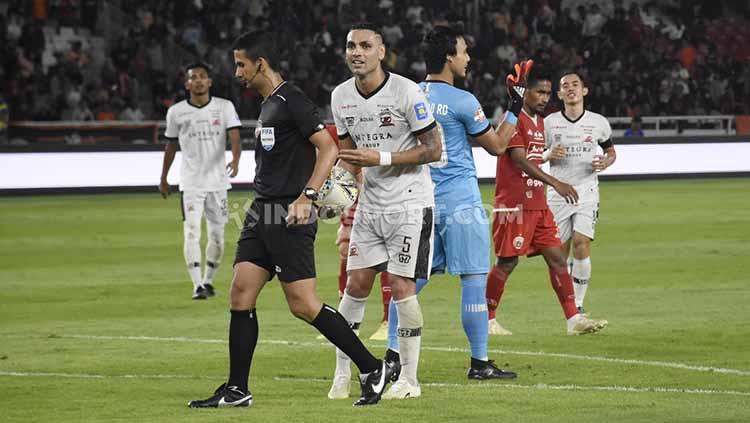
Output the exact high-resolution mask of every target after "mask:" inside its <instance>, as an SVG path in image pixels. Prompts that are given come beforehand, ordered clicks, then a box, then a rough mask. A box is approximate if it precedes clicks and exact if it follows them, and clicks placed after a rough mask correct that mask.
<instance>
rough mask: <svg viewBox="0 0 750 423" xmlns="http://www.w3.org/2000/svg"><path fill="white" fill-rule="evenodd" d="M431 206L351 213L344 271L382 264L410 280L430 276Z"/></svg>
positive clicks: (432, 225)
mask: <svg viewBox="0 0 750 423" xmlns="http://www.w3.org/2000/svg"><path fill="white" fill-rule="evenodd" d="M433 236H434V216H433V209H432V207H427V208H424V209H412V210H407V211H403V212H396V213H386V214H383V213H368V212H366V211H363V210H357V214H356V215H355V216H354V224H353V226H352V234H351V239H350V241H349V257H348V259H347V264H346V270H347V271H351V270H356V269H366V268H370V267H381V266H382V265H385V266H383V268H381V269H379V270H385V271H387V272H388V273H392V274H394V275H399V276H402V277H405V278H410V279H429V277H430V269H431V268H432V247H433V246H432V243H433Z"/></svg>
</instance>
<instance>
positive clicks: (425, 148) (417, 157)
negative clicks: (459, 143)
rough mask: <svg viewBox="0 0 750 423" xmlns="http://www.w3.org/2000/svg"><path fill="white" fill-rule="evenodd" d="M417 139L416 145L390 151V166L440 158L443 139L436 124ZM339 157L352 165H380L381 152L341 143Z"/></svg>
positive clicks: (433, 160)
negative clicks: (402, 149)
mask: <svg viewBox="0 0 750 423" xmlns="http://www.w3.org/2000/svg"><path fill="white" fill-rule="evenodd" d="M417 139H418V140H419V143H420V144H419V145H417V146H416V147H414V148H410V149H408V150H406V151H399V152H395V153H390V156H391V161H390V166H395V165H419V164H425V163H431V162H436V161H438V160H440V155H441V154H442V152H443V140H442V135H441V132H440V129H439V128H438V127H437V124H434V125H432V126H430V127H429V129H428V130H426V131H425V132H423V133H421V134H418V135H417ZM386 154H387V153H386ZM339 159H341V160H343V161H344V162H347V163H349V164H351V165H354V166H361V167H365V166H380V165H381V161H380V160H381V153H380V152H379V151H377V150H373V149H369V148H358V149H356V150H352V149H348V148H346V147H345V146H344V145H343V144H342V145H341V150H340V151H339ZM347 170H349V169H347ZM355 174H356V173H355Z"/></svg>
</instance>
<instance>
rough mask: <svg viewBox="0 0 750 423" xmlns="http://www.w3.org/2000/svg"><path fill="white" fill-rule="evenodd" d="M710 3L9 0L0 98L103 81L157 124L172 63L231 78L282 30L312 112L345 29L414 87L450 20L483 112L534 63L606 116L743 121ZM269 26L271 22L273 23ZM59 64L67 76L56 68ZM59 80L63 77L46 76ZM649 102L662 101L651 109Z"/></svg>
mask: <svg viewBox="0 0 750 423" xmlns="http://www.w3.org/2000/svg"><path fill="white" fill-rule="evenodd" d="M588 5H590V6H588ZM710 6H712V5H710V3H708V2H707V1H699V2H694V3H692V4H691V5H690V6H685V7H677V6H675V5H674V4H673V3H669V2H653V1H651V2H646V3H644V2H636V1H631V2H623V1H597V2H595V3H594V2H591V1H582V0H560V1H539V2H507V1H500V0H495V1H487V2H485V6H484V7H485V13H483V14H482V15H483V16H486V18H483V19H478V18H473V17H472V16H471V15H467V14H465V9H464V8H463V7H462V2H460V1H459V0H442V1H432V2H428V1H420V0H409V1H408V2H404V3H403V4H397V3H396V2H393V1H378V2H363V1H359V0H349V1H339V2H336V1H332V0H325V1H319V2H294V3H293V4H292V3H288V2H287V3H285V2H269V1H267V0H253V1H249V2H248V1H240V0H222V1H216V2H206V1H203V2H185V3H184V4H183V3H182V2H177V1H175V0H164V1H162V2H158V3H153V2H148V1H146V0H127V1H125V0H113V1H111V2H107V3H106V6H104V5H103V4H99V2H96V1H93V0H79V1H68V0H66V1H55V2H50V1H47V2H45V1H35V2H16V3H11V4H10V5H9V6H6V7H5V8H3V7H0V41H2V43H0V44H2V47H0V52H1V53H2V62H0V66H2V67H3V70H4V76H5V77H4V78H3V79H2V82H0V90H1V91H2V92H4V93H5V94H6V98H7V101H8V102H9V103H10V105H11V106H12V107H11V111H12V113H13V114H12V116H11V119H16V118H17V117H16V115H20V116H27V117H31V115H33V114H34V113H32V111H33V110H34V108H33V107H32V106H33V104H34V103H35V102H36V99H28V98H26V95H28V94H30V93H34V92H44V93H49V92H50V91H51V90H50V85H51V83H52V82H51V81H53V80H59V81H63V82H64V84H63V86H67V85H66V84H67V81H68V80H69V79H71V75H70V74H71V73H72V74H76V73H79V74H80V75H81V77H82V78H83V85H84V86H85V87H86V92H88V93H95V92H97V91H99V90H102V89H105V90H108V89H109V88H110V87H111V86H112V85H116V86H117V89H118V91H119V95H120V96H121V97H122V98H123V99H129V98H131V97H134V98H135V99H136V100H137V102H138V103H139V104H142V105H143V107H144V108H143V110H142V112H143V114H144V117H145V118H146V119H161V118H162V116H163V115H164V113H165V111H166V107H168V106H169V105H170V104H171V103H172V102H173V101H174V99H179V98H182V97H184V93H183V91H182V88H181V86H182V81H178V80H176V78H175V75H179V73H180V72H179V70H180V68H181V67H182V66H184V65H185V64H187V63H190V62H193V61H199V60H203V61H209V62H210V63H211V64H212V65H213V66H215V67H216V72H223V70H222V69H224V70H228V69H231V67H232V63H231V61H230V60H229V55H228V54H227V49H228V45H227V44H228V43H227V40H228V39H231V38H232V37H235V36H237V35H239V33H240V32H241V31H242V30H243V29H244V28H247V27H257V28H274V29H278V30H280V31H282V32H283V33H282V34H281V38H283V41H284V43H285V44H284V45H285V46H286V47H285V48H284V50H285V51H284V52H283V53H285V54H284V56H286V57H290V58H292V57H294V56H295V54H294V52H296V51H300V52H301V53H302V54H303V55H304V56H303V57H299V58H297V59H295V62H301V65H302V66H296V63H281V64H280V67H281V70H282V71H285V70H287V69H290V68H291V69H295V71H296V72H297V74H293V75H292V74H290V75H288V76H289V77H290V78H296V79H298V80H300V81H302V80H303V79H302V78H305V79H304V81H306V83H304V84H301V86H302V87H303V89H305V90H306V91H307V94H308V95H309V96H310V97H311V98H312V99H313V100H314V101H315V102H316V104H318V105H319V106H320V107H321V109H323V110H325V108H326V107H327V102H328V98H327V97H326V93H327V92H328V89H327V88H325V87H330V86H331V85H335V84H337V83H340V82H341V81H343V80H345V79H346V78H347V75H346V74H345V72H342V69H344V67H343V66H341V63H342V54H343V44H344V36H345V32H344V29H345V28H348V26H349V25H350V24H351V23H352V22H355V21H360V20H372V21H377V22H379V23H380V24H381V25H382V26H383V32H384V35H385V37H386V42H387V43H388V44H389V45H391V46H392V47H393V48H392V52H393V54H389V57H388V58H386V60H385V62H384V63H386V65H387V66H389V67H390V68H392V69H393V70H394V71H396V72H400V73H402V74H404V75H407V76H409V77H411V78H413V79H415V80H421V79H422V78H424V72H425V68H424V64H423V63H422V60H421V54H420V52H419V51H418V47H417V46H418V41H419V40H420V39H421V37H422V35H423V34H424V33H425V32H426V31H429V30H430V29H431V28H432V27H433V26H434V25H435V24H436V23H441V22H442V23H446V22H463V23H464V25H465V26H466V28H470V29H471V30H469V31H467V32H475V35H481V36H479V37H477V41H476V42H473V43H471V42H470V43H469V44H470V46H471V55H472V64H471V66H470V68H469V72H468V74H467V78H466V79H465V81H464V82H463V86H464V88H467V89H469V90H471V91H473V92H476V93H477V95H478V97H479V100H480V101H481V102H482V104H484V105H485V107H486V108H487V109H488V110H494V109H495V108H497V107H498V106H500V104H501V101H502V98H499V97H498V95H496V93H493V92H492V86H491V85H490V84H489V83H485V82H484V81H488V80H489V79H485V77H484V75H485V74H489V75H490V78H495V77H497V76H498V75H504V74H506V73H507V72H508V71H509V66H510V63H513V62H515V61H517V60H518V59H519V58H523V57H535V58H539V59H541V60H545V61H548V60H549V61H552V62H553V63H556V64H559V65H560V66H559V67H560V68H575V69H579V70H580V71H581V72H582V74H584V75H585V77H586V78H587V79H588V80H590V81H591V83H592V84H593V85H596V86H599V87H602V89H601V90H598V92H597V94H596V95H594V96H592V97H591V98H590V99H589V101H590V103H591V106H592V107H593V108H595V109H597V110H600V111H601V113H602V114H604V115H607V116H622V114H620V113H623V112H624V111H627V110H631V111H632V110H637V111H638V112H639V113H643V114H645V113H648V114H662V115H674V114H675V112H676V111H677V110H675V107H674V106H673V104H672V103H671V101H672V100H673V99H677V98H680V100H679V103H678V105H679V106H680V108H681V109H682V110H683V111H685V112H687V113H690V112H692V111H700V110H705V111H707V112H709V113H713V112H717V113H718V112H721V111H722V110H724V111H725V112H728V113H741V112H743V111H744V112H747V111H748V109H750V102H748V100H747V98H749V97H750V96H748V92H747V91H748V89H750V79H749V78H750V75H749V74H748V72H747V71H746V69H748V66H747V63H748V60H750V30H748V29H747V28H750V22H748V16H750V6H748V5H747V3H746V2H724V3H722V5H721V7H710ZM270 16H280V17H283V18H280V20H278V21H276V20H272V19H270V18H269V17H270ZM389 50H391V49H389ZM583 59H585V63H584V60H583ZM675 62H679V63H680V65H681V67H682V68H683V69H685V71H686V72H687V77H685V76H684V74H683V73H682V72H680V74H679V77H678V78H674V77H673V76H672V75H671V74H672V73H673V71H674V69H673V63H675ZM71 63H75V64H76V67H77V69H78V71H77V72H75V71H74V69H73V68H71V67H70V66H68V65H70V64H71ZM59 64H64V65H66V66H62V67H61V66H58V65H59ZM59 74H66V75H64V77H58V78H55V77H54V76H55V75H59ZM620 75H629V78H620V77H618V76H620ZM75 78H77V77H74V78H73V79H75ZM218 80H219V79H217V81H218ZM222 80H223V79H222ZM664 80H667V82H666V86H665V87H664V91H665V92H664V93H663V95H662V92H661V91H662V90H661V84H662V81H664ZM675 84H676V85H678V86H679V92H678V91H677V90H676V89H674V87H673V85H675ZM459 85H460V83H459ZM641 86H642V87H643V89H642V91H641V92H636V90H637V89H638V88H639V87H641ZM479 88H487V89H486V90H480V89H479ZM719 88H721V90H720V91H718V92H717V90H718V89H719ZM622 90H625V92H626V95H625V98H624V99H623V100H621V96H620V95H619V93H620V92H621V91H622ZM214 91H215V92H216V94H217V95H220V96H224V97H227V98H231V99H233V100H234V101H235V102H237V106H238V108H239V109H243V108H245V109H247V110H250V109H257V108H258V107H259V102H260V99H259V98H257V96H252V95H250V96H246V95H243V91H244V90H242V89H241V88H239V87H237V86H236V85H233V84H231V83H225V82H222V84H221V85H219V84H217V86H215V87H214ZM730 91H731V92H732V93H731V94H726V93H727V92H730ZM686 92H689V95H688V94H685V93H686ZM66 93H67V91H66V90H55V91H54V93H53V94H52V95H51V98H48V99H47V100H51V104H54V105H62V104H65V103H66V101H67V100H66V97H65V96H66ZM662 97H663V98H664V99H668V100H669V101H667V102H662V101H660V99H661V98H662ZM622 101H624V102H625V104H622ZM724 101H731V102H729V103H726V102H724ZM243 102H248V104H243ZM250 103H253V104H250ZM41 108H42V109H44V107H41ZM63 109H64V108H63V107H52V108H50V110H48V111H46V112H44V113H42V114H43V115H46V117H48V118H51V119H61V117H62V111H63ZM38 111H39V110H37V112H38ZM324 113H326V114H327V113H328V112H327V111H325V112H324ZM37 114H38V113H37Z"/></svg>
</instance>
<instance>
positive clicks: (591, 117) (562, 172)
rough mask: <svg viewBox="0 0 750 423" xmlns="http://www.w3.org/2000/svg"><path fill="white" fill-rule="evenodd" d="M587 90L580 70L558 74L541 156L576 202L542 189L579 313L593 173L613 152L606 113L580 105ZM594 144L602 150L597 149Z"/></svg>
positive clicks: (594, 200)
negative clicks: (557, 107) (556, 105)
mask: <svg viewBox="0 0 750 423" xmlns="http://www.w3.org/2000/svg"><path fill="white" fill-rule="evenodd" d="M588 92H589V90H588V88H587V87H586V86H585V84H584V82H583V78H582V77H581V76H580V74H578V73H577V72H565V73H563V74H562V77H561V78H560V89H559V90H558V92H557V95H558V97H559V98H560V100H562V102H563V105H564V108H563V110H562V111H560V112H556V113H553V114H551V115H549V116H547V117H546V118H545V119H544V128H545V137H544V138H545V140H546V143H547V150H546V151H545V153H544V154H543V156H542V157H543V159H544V161H547V160H549V161H550V170H551V174H552V176H554V177H555V178H557V179H559V180H561V181H563V182H566V183H568V184H571V185H573V187H574V188H575V189H576V191H578V195H579V200H578V203H577V204H568V203H566V201H565V199H564V198H562V197H561V196H560V195H559V194H557V192H555V190H552V189H549V190H548V191H547V199H548V201H549V206H550V209H551V210H552V213H553V214H554V216H555V222H556V223H557V227H558V228H559V230H560V239H561V240H562V241H563V243H564V249H565V254H566V255H567V256H568V257H569V258H568V265H569V266H570V268H571V271H570V273H571V275H572V276H573V289H574V292H575V301H576V307H578V311H579V313H583V299H584V297H585V296H586V289H587V288H588V283H589V279H590V278H591V242H592V241H593V240H594V227H595V225H596V220H597V218H598V216H599V180H598V177H597V175H598V172H601V171H603V170H604V169H606V168H608V167H609V166H611V165H612V163H614V162H615V159H616V158H617V154H616V152H615V146H614V144H612V140H611V139H610V137H611V136H612V128H611V127H610V126H609V121H607V118H605V117H604V116H602V115H600V114H597V113H594V112H592V111H589V110H586V109H584V101H583V100H584V97H585V96H586V95H587V94H588ZM599 148H601V149H602V151H603V154H600V153H599ZM571 245H572V250H573V251H572V257H570V255H571Z"/></svg>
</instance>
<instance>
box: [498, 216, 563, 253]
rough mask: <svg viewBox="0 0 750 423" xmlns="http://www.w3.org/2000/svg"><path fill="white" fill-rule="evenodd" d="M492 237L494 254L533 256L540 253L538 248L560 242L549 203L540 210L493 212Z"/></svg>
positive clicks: (556, 244)
mask: <svg viewBox="0 0 750 423" xmlns="http://www.w3.org/2000/svg"><path fill="white" fill-rule="evenodd" d="M492 239H493V241H494V243H495V255H496V256H497V257H518V256H534V255H537V254H540V253H541V250H542V248H548V247H561V246H562V244H561V242H560V233H559V230H558V229H557V225H555V219H554V216H553V215H552V212H551V211H550V209H549V207H548V208H546V209H544V210H524V211H522V212H505V213H495V218H494V219H493V221H492Z"/></svg>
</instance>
